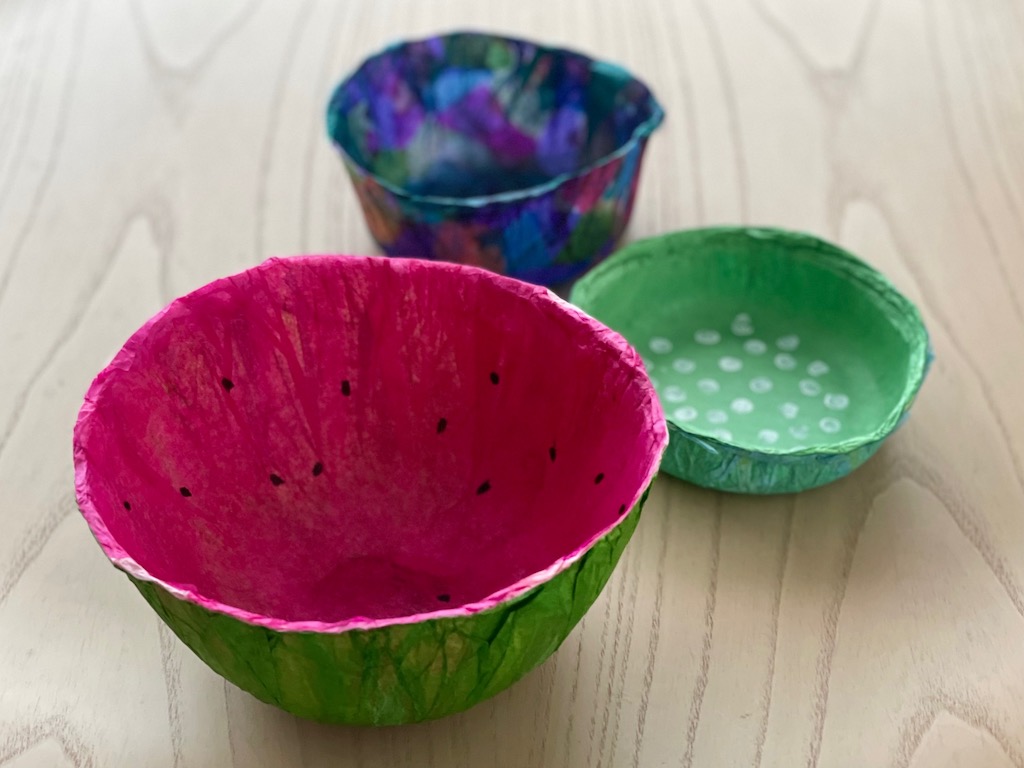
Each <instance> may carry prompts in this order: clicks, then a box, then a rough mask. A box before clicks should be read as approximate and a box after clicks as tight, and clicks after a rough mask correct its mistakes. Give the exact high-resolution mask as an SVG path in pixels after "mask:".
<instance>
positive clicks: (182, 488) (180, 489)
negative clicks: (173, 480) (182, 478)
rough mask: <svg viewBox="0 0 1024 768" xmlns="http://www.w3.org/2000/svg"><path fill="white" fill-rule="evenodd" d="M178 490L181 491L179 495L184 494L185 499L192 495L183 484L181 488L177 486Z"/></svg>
mask: <svg viewBox="0 0 1024 768" xmlns="http://www.w3.org/2000/svg"><path fill="white" fill-rule="evenodd" d="M178 490H179V491H181V495H182V496H184V497H185V498H186V499H187V498H188V497H189V496H191V495H192V491H190V490H189V489H188V488H186V487H185V486H184V485H183V486H181V488H179V489H178Z"/></svg>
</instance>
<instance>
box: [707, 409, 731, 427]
mask: <svg viewBox="0 0 1024 768" xmlns="http://www.w3.org/2000/svg"><path fill="white" fill-rule="evenodd" d="M707 420H708V421H710V422H711V423H712V424H725V422H727V421H728V420H729V414H728V413H726V412H725V411H722V410H719V409H718V408H713V409H711V410H710V411H708V412H707Z"/></svg>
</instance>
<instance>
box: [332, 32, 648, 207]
mask: <svg viewBox="0 0 1024 768" xmlns="http://www.w3.org/2000/svg"><path fill="white" fill-rule="evenodd" d="M454 37H482V38H489V39H491V40H501V41H504V42H511V43H521V44H526V45H532V46H534V47H535V48H536V49H537V51H538V53H553V54H570V55H572V56H579V57H581V58H583V59H585V60H586V61H587V62H589V64H590V66H591V68H598V69H601V70H603V71H605V72H609V73H613V72H614V73H616V74H619V75H620V76H622V75H624V76H626V77H628V78H629V79H630V80H632V81H634V82H637V83H639V84H640V85H642V86H643V87H644V88H645V89H646V90H647V101H649V103H650V106H651V114H650V116H649V117H648V118H647V119H646V120H644V121H643V122H642V123H640V124H639V125H637V126H636V127H635V128H634V129H633V132H632V133H631V134H630V136H629V138H628V139H627V140H626V141H624V142H622V144H621V145H620V146H619V147H617V148H616V149H615V150H614V151H613V152H609V153H607V154H604V155H602V156H601V157H600V158H598V159H597V160H595V161H593V162H591V163H587V164H586V165H584V166H581V167H580V168H577V169H576V170H574V171H566V172H564V173H560V174H558V175H556V176H552V177H551V178H549V179H547V180H545V181H542V182H540V183H538V184H533V185H531V186H528V187H520V188H518V189H512V190H507V191H505V192H496V193H493V194H489V195H468V196H450V195H429V194H428V195H423V194H417V193H413V192H410V191H409V190H408V189H405V188H404V187H403V186H401V185H399V184H395V183H393V182H390V181H388V180H387V179H384V178H383V177H381V176H379V175H378V174H376V173H374V172H373V171H372V170H370V169H369V168H367V167H366V166H365V165H364V164H362V163H360V162H358V161H357V160H356V159H355V158H354V157H352V155H351V154H350V153H349V152H348V150H346V149H345V147H343V146H342V145H341V143H340V142H338V141H337V139H336V138H335V136H334V130H333V129H334V118H335V116H336V115H337V114H340V111H339V110H335V109H334V103H335V100H336V99H337V98H338V96H339V94H340V93H341V92H342V89H343V88H344V87H345V86H346V85H347V84H348V83H349V82H351V80H352V78H354V77H355V76H356V75H357V74H358V73H359V72H360V71H361V70H362V69H363V67H365V66H366V65H367V64H369V63H370V62H372V61H375V60H377V59H379V58H381V57H383V56H385V55H387V54H389V53H392V52H394V51H398V50H400V49H402V48H405V47H407V46H410V45H416V44H421V43H425V42H427V41H429V40H437V39H441V40H446V39H450V38H454ZM325 116H326V119H327V136H328V138H329V139H330V140H331V144H332V145H333V146H334V148H335V149H336V150H337V151H338V152H339V153H340V154H341V156H342V158H343V159H344V161H345V165H346V166H347V167H348V168H349V169H350V171H352V172H354V173H356V174H358V175H359V176H361V177H364V178H370V179H372V180H373V181H374V182H375V183H376V184H378V185H380V186H381V187H383V188H384V189H386V190H387V191H388V192H390V193H391V194H392V195H394V196H395V197H397V198H400V199H403V200H406V201H409V202H410V203H414V204H416V205H422V206H444V207H446V208H467V209H475V208H484V207H486V206H489V205H494V204H500V203H513V202H517V201H522V200H529V199H532V198H536V197H541V196H543V195H546V194H548V193H549V192H552V191H554V190H555V189H558V188H559V187H561V186H562V185H563V184H565V183H567V182H569V181H573V180H575V179H579V178H582V177H584V176H588V175H590V174H591V173H593V172H594V171H596V170H598V169H599V168H603V167H604V166H606V165H609V164H610V163H613V162H615V161H616V160H618V159H620V158H622V157H625V156H626V155H628V154H629V153H630V152H632V151H633V150H634V149H635V148H636V147H637V146H638V145H641V144H643V143H644V142H645V141H646V140H647V139H648V138H649V137H650V136H651V134H653V133H654V131H655V130H656V129H657V128H658V126H660V125H661V123H662V122H663V121H664V119H665V109H664V107H662V105H661V103H660V102H659V101H658V99H657V97H655V95H654V92H653V91H652V90H651V88H650V87H649V86H648V85H647V83H645V82H644V81H643V80H641V79H640V78H639V77H637V76H636V75H634V74H633V73H632V72H630V71H629V70H627V69H626V68H625V67H623V66H620V65H618V64H615V63H613V62H610V61H606V60H603V59H597V58H594V57H593V56H590V55H588V54H585V53H582V52H581V51H577V50H576V49H574V48H566V47H561V46H556V45H552V44H547V43H540V42H537V41H535V40H531V39H528V38H525V37H514V36H511V35H502V34H497V33H493V32H485V31H480V30H474V29H469V28H467V29H457V30H452V31H448V32H440V33H438V34H434V35H427V36H425V37H417V38H408V39H402V40H397V41H395V42H392V43H389V44H388V45H385V46H384V47H382V48H379V49H377V50H376V51H375V52H374V53H371V54H369V55H366V56H364V57H363V59H361V60H360V62H359V63H358V64H357V65H356V66H355V67H354V68H353V69H352V70H351V71H350V72H349V73H348V74H347V75H345V77H344V78H342V80H341V81H340V82H339V83H338V84H337V85H336V86H335V87H334V89H333V90H332V91H331V96H330V98H329V99H328V101H327V109H326V113H325Z"/></svg>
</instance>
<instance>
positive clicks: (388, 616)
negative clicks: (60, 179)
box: [74, 256, 668, 724]
mask: <svg viewBox="0 0 1024 768" xmlns="http://www.w3.org/2000/svg"><path fill="white" fill-rule="evenodd" d="M667 439H668V438H667V433H666V426H665V422H664V419H663V417H662V413H661V408H660V406H659V404H658V400H657V395H656V393H655V392H654V389H653V388H652V387H651V385H650V381H649V379H648V377H647V375H646V374H645V373H644V370H643V365H642V362H641V360H640V358H639V356H638V355H637V354H636V353H635V352H634V351H633V350H632V348H630V347H629V346H628V345H627V344H626V343H625V341H624V340H623V339H622V338H621V337H620V336H619V335H618V334H616V333H614V332H612V331H609V330H608V329H607V328H604V327H603V326H601V325H600V324H598V323H596V322H595V321H593V320H592V319H590V318H589V317H587V316H585V315H583V314H582V313H580V312H579V311H578V310H576V309H575V308H573V307H571V306H570V305H568V304H566V303H565V302H563V301H561V300H560V299H557V298H556V297H554V296H553V295H552V294H551V293H550V292H549V291H547V290H546V289H544V288H540V287H536V286H532V285H527V284H525V283H519V282H516V281H513V280H511V279H509V278H505V277H500V276H498V275H494V274H492V273H490V272H487V271H484V270H480V269H475V268H470V267H463V266H458V265H454V264H447V263H443V262H425V261H419V260H411V259H410V260H394V259H387V258H367V257H338V256H321V257H312V256H310V257H296V258H292V259H284V260H271V261H269V262H266V263H265V264H263V265H261V266H259V267H256V268H253V269H251V270H249V271H246V272H243V273H241V274H238V275H234V276H232V277H228V278H224V279H221V280H217V281H215V282H213V283H211V284H209V285H207V286H205V287H203V288H200V289H199V290H197V291H195V292H194V293H191V294H189V295H188V296H185V297H184V298H181V299H178V300H177V301H175V302H174V303H172V304H171V305H170V306H169V307H168V308H166V309H165V310H163V311H162V312H161V313H159V314H158V315H156V316H155V317H154V318H153V319H152V320H150V321H149V322H148V323H146V324H145V325H144V326H143V327H142V329H141V330H139V331H138V332H136V333H135V335H133V336H132V337H131V339H130V340H129V341H128V342H127V343H126V344H125V346H124V348H123V349H122V350H121V351H120V352H119V353H118V354H117V356H116V357H115V358H114V360H113V362H112V363H111V364H110V365H109V366H108V367H107V368H105V369H104V370H103V371H102V372H101V373H100V374H99V376H98V377H97V379H96V380H95V382H94V383H93V384H92V386H91V388H90V389H89V391H88V394H87V395H86V398H85V404H84V406H83V407H82V410H81V414H80V417H79V420H78V423H77V424H76V426H75V432H74V458H75V473H76V474H75V484H76V490H77V496H78V502H79V506H80V508H81V510H82V513H83V514H84V516H85V519H86V520H87V521H88V524H89V526H90V528H91V529H92V532H93V534H94V536H95V537H96V539H97V540H98V542H99V544H100V545H101V546H102V548H103V550H104V552H105V553H106V554H107V556H108V557H109V558H110V560H111V561H112V562H113V564H114V565H115V566H117V567H118V568H120V569H121V570H123V571H124V572H126V573H127V575H128V576H129V578H130V579H131V580H132V581H133V582H134V584H135V586H136V587H138V589H139V591H140V592H141V593H142V594H143V596H144V597H145V598H146V600H147V601H148V602H149V603H150V605H151V606H152V607H153V608H154V609H155V610H156V612H157V613H158V614H159V615H160V617H161V618H162V619H163V620H164V621H165V622H166V623H167V624H168V625H169V626H170V628H171V629H172V630H173V631H174V632H175V633H176V634H177V635H178V637H179V638H181V640H182V641H183V642H184V643H185V644H186V645H188V646H189V647H190V648H191V649H192V650H193V651H195V653H196V654H197V655H198V656H199V657H200V658H202V659H203V660H204V661H205V662H206V663H207V664H209V666H210V667H212V668H213V669H214V670H215V671H216V672H218V673H220V674H221V675H223V676H224V677H226V678H227V679H228V680H230V681H231V682H233V683H235V684H236V685H238V686H239V687H241V688H243V689H245V690H246V691H249V692H250V693H252V694H253V695H254V696H256V697H258V698H260V699H262V700H263V701H266V702H269V703H271V704H275V705H277V706H279V707H281V708H283V709H285V710H288V711H290V712H293V713H295V714H297V715H300V716H303V717H308V718H314V719H318V720H324V721H335V722H346V723H369V724H386V723H406V722H412V721H418V720H425V719H429V718H436V717H441V716H444V715H447V714H450V713H453V712H457V711H459V710H462V709H465V708H467V707H469V706H471V705H473V704H475V703H477V702H479V701H481V700H482V699H485V698H487V697H489V696H491V695H493V694H495V693H497V692H498V691H501V690H502V689H504V688H506V687H507V686H508V685H510V684H511V683H513V682H514V681H515V680H517V679H518V678H520V677H521V676H522V675H523V674H525V673H526V672H527V671H529V670H530V669H531V668H533V667H534V666H535V665H537V664H538V663H540V662H541V661H542V660H543V659H544V658H546V657H547V656H548V655H549V654H551V653H552V652H553V651H554V650H555V649H556V648H557V647H558V646H559V644H560V643H561V642H562V640H564V638H565V637H566V635H567V634H568V633H569V631H570V630H571V629H572V628H573V626H574V625H575V624H576V623H577V622H578V621H579V619H580V618H581V617H582V616H583V614H584V612H585V611H586V610H587V608H588V607H589V606H590V604H591V603H592V602H593V601H594V599H595V598H596V597H597V595H598V593H599V592H600V591H601V588H602V587H603V585H604V584H605V582H606V580H607V579H608V577H609V575H610V573H611V571H612V569H613V567H614V566H615V563H616V561H617V560H618V558H619V555H620V554H621V553H622V550H623V547H624V546H625V544H626V542H627V540H628V539H629V537H630V535H631V534H632V532H633V529H634V526H635V525H636V523H637V519H638V517H639V514H640V508H641V505H642V503H643V499H644V496H645V493H646V489H647V488H648V485H649V483H650V482H651V479H652V477H653V476H654V474H655V472H656V471H657V465H658V462H659V459H660V457H661V454H662V451H663V449H664V445H665V444H666V443H667Z"/></svg>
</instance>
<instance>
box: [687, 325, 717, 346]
mask: <svg viewBox="0 0 1024 768" xmlns="http://www.w3.org/2000/svg"><path fill="white" fill-rule="evenodd" d="M693 339H694V341H696V342H697V343H698V344H703V345H704V346H706V347H710V346H712V345H713V344H717V343H718V342H720V341H721V340H722V334H720V333H719V332H718V331H713V330H711V329H710V328H703V329H701V330H699V331H697V332H696V333H695V334H693Z"/></svg>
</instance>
